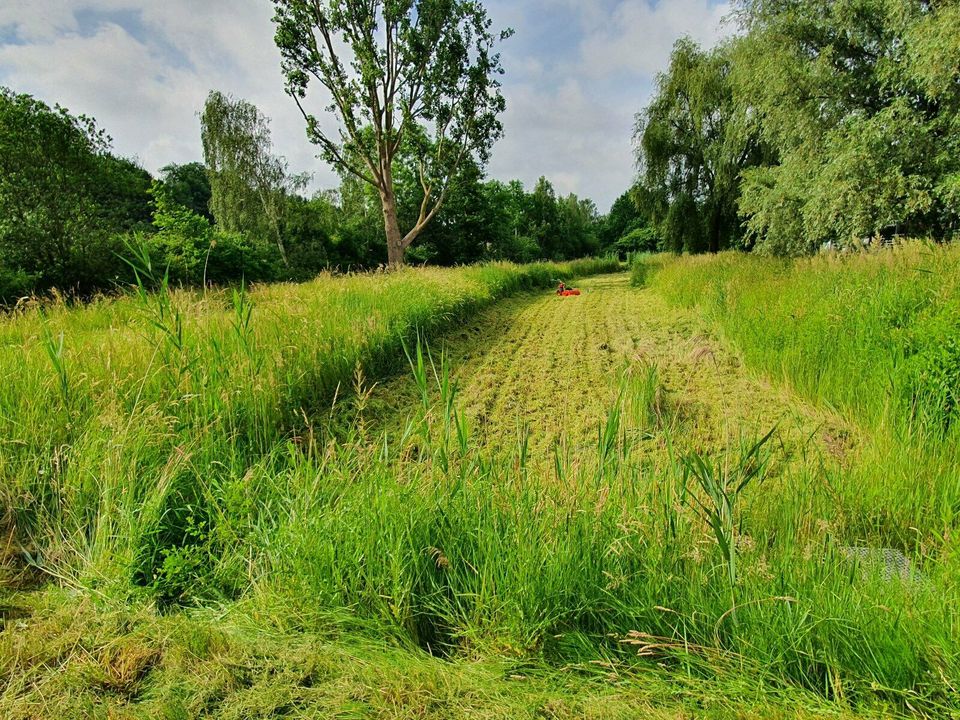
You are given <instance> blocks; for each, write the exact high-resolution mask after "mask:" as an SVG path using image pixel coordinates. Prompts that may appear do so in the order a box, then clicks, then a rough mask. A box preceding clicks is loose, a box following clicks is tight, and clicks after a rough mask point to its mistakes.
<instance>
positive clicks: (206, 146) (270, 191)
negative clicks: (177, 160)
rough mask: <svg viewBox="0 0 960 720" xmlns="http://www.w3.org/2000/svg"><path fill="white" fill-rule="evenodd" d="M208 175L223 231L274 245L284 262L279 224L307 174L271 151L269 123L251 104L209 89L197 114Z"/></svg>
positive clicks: (212, 200)
mask: <svg viewBox="0 0 960 720" xmlns="http://www.w3.org/2000/svg"><path fill="white" fill-rule="evenodd" d="M200 124H201V138H202V140H203V157H204V161H205V162H206V165H207V173H208V175H209V178H210V192H211V197H210V210H211V211H212V213H213V216H214V218H215V219H216V221H217V224H218V225H219V226H220V227H222V228H223V229H224V230H227V231H230V232H240V233H245V234H247V235H251V236H253V237H255V238H257V239H259V240H262V241H272V242H274V243H276V245H277V249H278V250H279V251H280V256H281V258H282V259H283V262H284V264H286V262H287V256H286V251H285V249H284V246H283V238H282V236H281V233H280V225H281V221H282V219H283V212H284V209H285V207H286V199H287V196H288V195H291V194H292V193H294V192H296V191H297V190H300V189H302V188H303V187H304V186H305V184H306V180H307V178H306V177H305V176H302V175H293V174H291V173H290V172H289V170H288V165H287V161H286V160H285V159H283V158H282V157H278V156H276V155H274V154H273V152H272V149H273V142H272V140H271V136H270V121H269V120H268V119H267V118H266V116H264V115H263V114H262V113H261V112H260V111H259V110H258V109H257V107H256V106H255V105H253V104H252V103H249V102H247V101H245V100H241V99H238V98H233V97H230V96H228V95H224V94H223V93H221V92H217V91H212V92H211V93H210V95H209V96H208V97H207V102H206V104H205V105H204V108H203V115H202V116H201V118H200Z"/></svg>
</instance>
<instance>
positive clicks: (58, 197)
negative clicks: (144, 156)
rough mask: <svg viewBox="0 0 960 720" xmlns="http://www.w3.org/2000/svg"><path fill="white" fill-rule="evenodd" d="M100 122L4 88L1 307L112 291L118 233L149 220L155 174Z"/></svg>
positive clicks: (0, 91) (0, 110)
mask: <svg viewBox="0 0 960 720" xmlns="http://www.w3.org/2000/svg"><path fill="white" fill-rule="evenodd" d="M108 149H109V138H107V136H106V135H105V134H104V133H103V131H101V130H98V129H97V127H96V124H95V122H94V121H93V120H92V119H90V118H86V117H83V116H80V117H76V116H73V115H70V114H69V113H68V112H67V111H66V110H65V109H63V108H60V107H56V108H52V109H51V108H50V107H48V106H47V105H45V104H44V103H42V102H40V101H38V100H36V99H34V98H32V97H30V96H29V95H18V94H15V93H13V92H12V91H10V90H8V89H6V88H0V268H2V271H0V300H7V301H9V300H15V299H16V297H19V296H21V295H25V294H28V293H29V292H30V291H33V290H35V289H41V290H45V289H48V288H51V287H54V286H57V287H59V288H61V289H64V290H67V289H75V290H78V291H80V292H82V293H86V292H89V291H91V290H93V289H95V288H98V287H104V286H109V284H110V283H111V282H112V281H114V279H115V278H116V276H117V274H118V273H119V272H120V271H122V265H121V263H119V261H118V260H117V259H116V258H115V256H114V254H113V251H114V250H115V249H116V248H117V247H118V243H117V242H115V240H114V235H116V234H117V233H120V232H125V231H129V230H132V229H136V228H143V227H144V226H145V225H146V224H148V223H149V216H150V209H149V198H148V196H147V194H146V189H147V187H148V186H149V181H150V179H149V175H148V174H147V173H145V172H144V171H143V170H142V169H140V168H139V167H137V166H136V165H134V164H133V163H131V162H129V161H127V160H122V159H119V158H116V157H113V156H112V155H110V154H109V153H108Z"/></svg>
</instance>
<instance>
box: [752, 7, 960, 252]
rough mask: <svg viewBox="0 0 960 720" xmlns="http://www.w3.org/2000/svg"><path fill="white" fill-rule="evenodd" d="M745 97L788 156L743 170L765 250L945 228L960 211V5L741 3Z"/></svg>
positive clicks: (755, 230) (768, 136)
mask: <svg viewBox="0 0 960 720" xmlns="http://www.w3.org/2000/svg"><path fill="white" fill-rule="evenodd" d="M737 9H738V13H739V16H740V18H741V21H742V23H743V27H744V29H745V30H747V34H746V37H745V38H744V40H743V41H742V42H741V43H740V46H739V47H738V50H737V52H736V55H735V63H734V77H733V81H734V85H735V87H736V93H737V95H738V97H739V102H740V104H741V105H742V106H743V107H746V108H749V110H750V112H752V113H754V114H755V116H756V118H757V120H758V121H759V122H760V124H761V126H762V129H763V136H764V138H765V140H766V141H767V142H768V143H769V144H771V145H772V146H774V147H775V148H776V149H777V153H778V158H779V160H778V162H769V163H765V164H764V165H763V166H762V167H758V168H754V169H750V170H748V171H746V172H745V173H744V187H743V199H742V202H741V206H740V207H741V211H742V212H743V213H744V214H745V215H746V217H747V218H748V223H749V227H750V230H751V233H752V235H753V236H754V237H755V238H756V242H757V246H758V248H760V249H761V250H764V251H766V252H771V253H777V254H797V253H803V252H809V251H811V250H813V249H816V248H817V247H819V245H820V244H821V243H823V242H828V241H829V242H831V243H834V244H836V245H839V246H846V245H850V244H854V243H856V244H859V242H860V241H861V239H862V238H864V237H869V236H875V235H893V234H909V235H933V236H935V237H944V236H946V235H948V234H949V233H950V232H952V231H954V230H955V229H956V228H957V219H958V216H960V121H958V116H960V5H958V4H957V3H955V2H945V3H939V2H919V1H917V0H842V1H840V2H835V1H834V0H741V1H740V2H739V3H738V6H737Z"/></svg>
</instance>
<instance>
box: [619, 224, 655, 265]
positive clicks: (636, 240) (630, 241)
mask: <svg viewBox="0 0 960 720" xmlns="http://www.w3.org/2000/svg"><path fill="white" fill-rule="evenodd" d="M616 246H617V251H618V252H619V253H620V255H621V256H622V257H625V256H627V255H628V254H630V253H635V252H656V251H657V250H658V249H659V247H660V236H659V234H658V233H657V231H656V230H654V229H653V228H652V227H649V226H648V227H642V228H636V229H635V230H631V231H630V232H628V233H627V234H626V235H624V236H623V237H621V238H620V239H619V240H617V243H616Z"/></svg>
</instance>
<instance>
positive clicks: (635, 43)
mask: <svg viewBox="0 0 960 720" xmlns="http://www.w3.org/2000/svg"><path fill="white" fill-rule="evenodd" d="M729 12H730V6H729V4H728V3H726V2H725V3H722V4H720V5H714V4H712V3H711V2H709V0H663V1H662V2H659V3H657V4H656V5H650V4H647V3H646V2H636V1H635V0H625V1H624V2H621V3H620V4H619V5H618V6H617V7H616V9H615V10H614V11H613V13H612V16H611V17H610V18H608V20H607V22H605V23H603V24H602V25H601V26H599V27H595V28H594V29H592V30H591V31H590V32H589V33H588V34H587V36H586V37H585V38H584V40H583V42H582V44H581V46H580V53H581V67H582V69H583V71H584V72H585V73H586V75H587V76H588V77H593V78H599V77H604V76H605V75H608V74H610V73H617V72H630V73H635V74H642V75H647V76H650V75H654V74H656V73H657V72H659V71H661V70H663V69H665V68H666V66H667V63H668V61H669V58H670V51H671V50H672V48H673V44H674V43H675V42H676V40H677V39H678V38H680V37H682V36H684V35H688V36H690V37H691V38H692V39H693V40H695V41H696V42H698V43H700V44H701V45H705V46H708V47H712V46H713V45H715V44H716V43H717V42H718V41H719V40H720V39H721V38H722V37H724V36H725V35H726V34H727V31H728V30H729V29H730V28H726V27H724V26H723V25H722V23H721V21H722V20H723V18H724V16H725V15H727V14H728V13H729Z"/></svg>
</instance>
